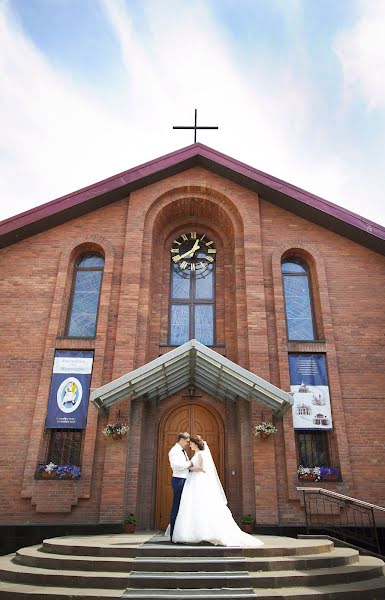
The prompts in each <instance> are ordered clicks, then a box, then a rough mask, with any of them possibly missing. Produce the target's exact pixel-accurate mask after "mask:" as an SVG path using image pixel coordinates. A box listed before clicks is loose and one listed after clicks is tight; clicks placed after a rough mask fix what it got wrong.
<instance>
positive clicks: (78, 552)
mask: <svg viewBox="0 0 385 600" xmlns="http://www.w3.org/2000/svg"><path fill="white" fill-rule="evenodd" d="M98 537H100V538H102V540H100V541H99V540H98V539H97V538H98ZM93 538H94V539H93ZM95 538H96V539H95ZM105 538H107V540H106V541H105ZM109 538H112V539H109ZM109 538H108V536H84V539H82V538H80V537H75V536H73V537H72V536H67V537H63V538H53V539H50V540H44V541H43V547H42V551H43V552H46V553H57V554H70V555H71V556H118V557H134V556H157V555H158V556H159V555H161V556H163V557H165V556H175V555H178V556H191V557H197V556H222V557H228V556H232V557H235V556H248V557H270V556H301V555H305V554H323V553H325V552H330V551H331V550H332V549H333V547H334V544H333V542H332V541H331V540H326V539H323V540H318V539H317V540H297V539H294V538H279V537H274V538H273V536H260V539H262V540H263V541H265V542H266V543H265V546H262V547H261V548H240V547H238V546H236V547H228V546H212V545H211V544H198V545H189V544H172V543H170V542H162V543H159V544H156V543H153V539H154V536H153V538H152V539H151V538H150V536H149V539H150V541H147V542H146V543H142V544H138V543H137V542H136V544H135V542H134V540H132V541H131V540H130V539H129V536H128V535H125V536H124V535H123V534H122V535H118V534H116V535H115V536H109ZM271 538H273V541H271ZM155 539H156V538H155Z"/></svg>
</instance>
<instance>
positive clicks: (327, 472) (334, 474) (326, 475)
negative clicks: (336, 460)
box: [321, 467, 340, 479]
mask: <svg viewBox="0 0 385 600" xmlns="http://www.w3.org/2000/svg"><path fill="white" fill-rule="evenodd" d="M339 476H340V470H339V468H338V467H321V478H322V479H338V478H339Z"/></svg>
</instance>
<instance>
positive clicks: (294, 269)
mask: <svg viewBox="0 0 385 600" xmlns="http://www.w3.org/2000/svg"><path fill="white" fill-rule="evenodd" d="M282 277H283V290H284V296H285V310H286V324H287V335H288V339H289V340H314V339H315V334H314V324H313V312H312V305H311V296H310V282H309V273H308V269H307V266H306V265H305V263H303V262H302V261H300V260H296V259H290V260H285V261H284V262H283V263H282Z"/></svg>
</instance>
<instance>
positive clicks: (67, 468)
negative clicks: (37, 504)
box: [56, 465, 80, 479]
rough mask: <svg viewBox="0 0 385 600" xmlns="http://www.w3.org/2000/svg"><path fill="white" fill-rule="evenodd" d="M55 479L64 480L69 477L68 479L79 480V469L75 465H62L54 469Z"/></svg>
mask: <svg viewBox="0 0 385 600" xmlns="http://www.w3.org/2000/svg"><path fill="white" fill-rule="evenodd" d="M56 477H57V478H58V479H64V478H66V477H69V478H70V479H79V477H80V467H77V466H75V465H62V466H60V467H58V468H57V469H56Z"/></svg>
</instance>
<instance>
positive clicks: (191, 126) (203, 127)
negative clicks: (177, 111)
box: [173, 109, 218, 144]
mask: <svg viewBox="0 0 385 600" xmlns="http://www.w3.org/2000/svg"><path fill="white" fill-rule="evenodd" d="M197 113H198V111H197V109H195V123H194V125H190V126H189V125H174V126H173V129H194V144H196V141H197V129H218V127H211V126H203V125H199V126H198V125H197Z"/></svg>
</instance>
